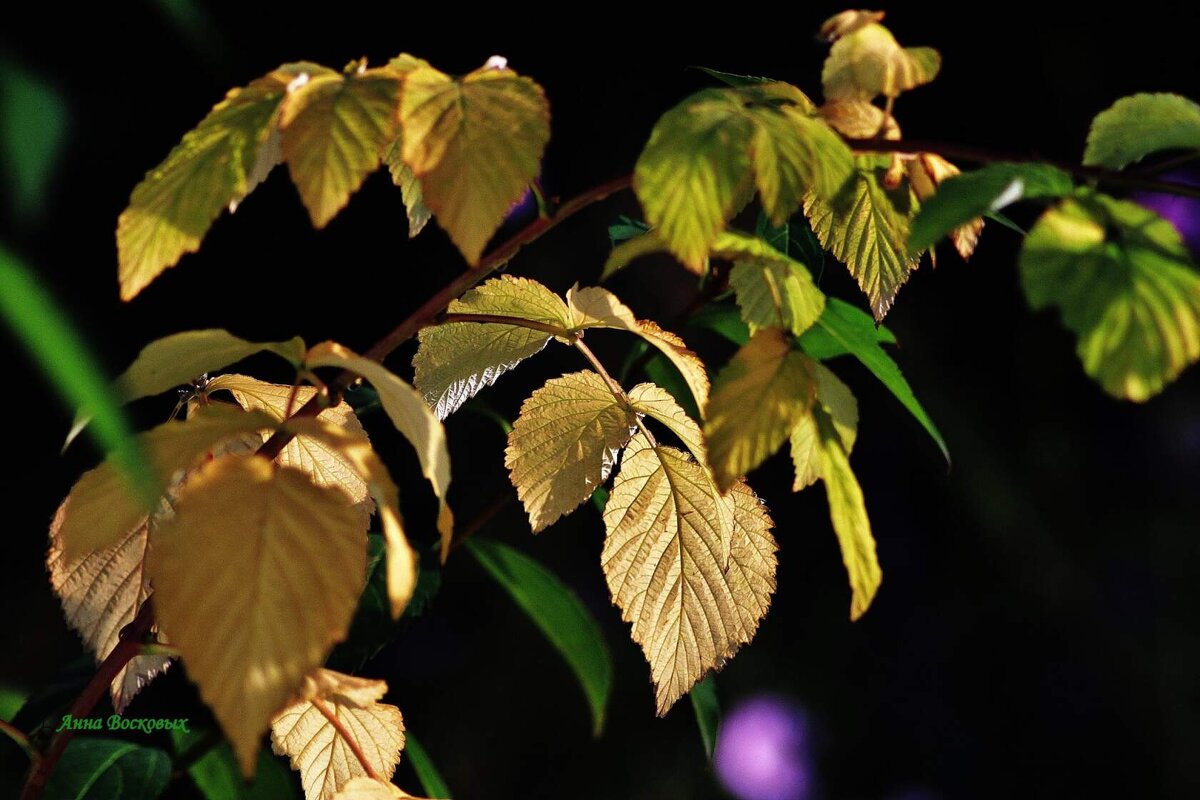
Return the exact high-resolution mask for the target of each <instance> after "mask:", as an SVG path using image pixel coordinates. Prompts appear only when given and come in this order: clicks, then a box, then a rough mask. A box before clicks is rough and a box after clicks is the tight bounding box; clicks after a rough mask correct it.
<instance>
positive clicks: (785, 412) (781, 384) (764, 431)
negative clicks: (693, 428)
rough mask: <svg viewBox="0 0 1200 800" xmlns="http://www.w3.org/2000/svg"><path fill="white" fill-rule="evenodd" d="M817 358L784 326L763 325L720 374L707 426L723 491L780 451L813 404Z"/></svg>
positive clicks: (712, 463)
mask: <svg viewBox="0 0 1200 800" xmlns="http://www.w3.org/2000/svg"><path fill="white" fill-rule="evenodd" d="M814 365H815V362H814V361H813V360H812V359H810V358H809V357H808V356H806V355H804V354H803V353H801V352H799V351H798V350H793V349H792V347H791V344H790V342H789V339H788V337H787V336H786V335H785V334H784V332H783V331H782V330H780V329H779V328H763V329H762V330H760V331H759V332H758V333H756V334H754V336H753V337H752V338H751V339H750V341H749V342H747V343H746V344H745V345H743V346H742V349H741V350H739V351H738V352H737V353H736V354H735V355H734V357H733V358H732V359H731V360H730V362H729V363H728V364H727V365H726V366H725V368H724V369H722V370H721V372H720V373H718V375H717V380H716V383H715V385H714V388H713V395H712V399H711V400H710V401H709V404H708V409H707V411H706V417H707V420H706V422H705V425H704V434H705V439H706V440H707V441H708V463H709V465H710V466H711V467H712V470H713V478H714V479H715V480H716V483H717V486H718V487H720V488H721V490H722V491H724V490H726V489H728V488H729V487H730V486H732V485H733V483H734V482H735V481H736V480H737V479H738V478H740V477H741V476H743V475H745V474H746V473H747V472H749V471H750V470H752V469H754V468H755V467H757V466H758V465H759V464H761V463H762V462H763V461H765V460H766V459H767V457H768V456H770V455H771V454H772V453H774V452H775V451H776V450H777V449H778V448H779V446H780V445H781V444H783V442H784V440H785V439H787V438H788V433H790V432H791V430H792V428H793V427H795V425H796V423H797V422H798V421H799V420H800V419H801V418H802V417H803V416H804V415H806V414H807V413H809V408H810V407H811V406H812V402H813V398H814V397H815V395H816V377H815V375H814V371H813V367H814Z"/></svg>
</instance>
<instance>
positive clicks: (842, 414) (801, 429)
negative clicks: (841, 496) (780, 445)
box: [791, 364, 858, 492]
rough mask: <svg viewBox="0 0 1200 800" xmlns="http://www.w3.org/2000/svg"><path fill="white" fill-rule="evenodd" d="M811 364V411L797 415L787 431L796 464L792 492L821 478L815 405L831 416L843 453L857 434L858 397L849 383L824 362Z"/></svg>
mask: <svg viewBox="0 0 1200 800" xmlns="http://www.w3.org/2000/svg"><path fill="white" fill-rule="evenodd" d="M815 366H816V377H817V399H816V403H814V404H813V413H812V414H807V415H805V416H803V417H801V418H800V420H799V421H798V422H797V423H796V427H794V428H792V433H791V440H792V463H793V464H794V465H795V467H796V480H795V482H794V483H793V484H792V491H793V492H798V491H800V490H801V489H803V488H805V487H807V486H811V485H812V484H814V483H816V482H817V481H818V480H820V478H821V458H820V448H821V439H820V432H819V431H818V430H817V417H816V412H817V410H818V407H819V408H820V409H822V410H824V412H825V413H826V414H827V415H828V416H829V418H830V419H831V420H832V422H833V427H834V430H836V431H837V433H838V437H839V438H840V439H841V441H842V447H843V448H844V449H845V451H846V454H847V455H849V454H850V451H851V450H853V449H854V440H855V438H856V437H857V436H858V401H857V400H855V399H854V395H853V394H852V393H851V392H850V387H849V386H847V385H846V384H844V383H842V382H841V381H840V380H839V379H838V377H837V376H836V375H834V374H833V373H832V372H830V371H829V369H827V368H826V367H825V365H823V364H816V365H815Z"/></svg>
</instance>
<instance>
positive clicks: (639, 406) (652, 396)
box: [629, 383, 708, 464]
mask: <svg viewBox="0 0 1200 800" xmlns="http://www.w3.org/2000/svg"><path fill="white" fill-rule="evenodd" d="M629 402H630V404H631V405H632V406H633V410H634V411H636V412H637V413H639V414H645V415H646V416H648V417H650V418H652V419H655V420H657V421H659V422H661V423H662V424H663V425H665V426H666V427H667V429H668V430H670V431H671V433H673V434H675V435H676V436H678V437H679V441H681V442H683V445H684V447H686V448H687V449H688V450H689V451H690V452H691V454H692V455H693V456H695V457H696V460H697V461H699V462H700V463H701V464H707V463H708V455H707V453H706V451H705V447H704V434H703V433H701V432H700V426H699V425H697V424H696V421H695V420H694V419H692V418H691V417H689V416H688V414H687V412H686V411H684V410H683V409H682V408H680V406H679V403H677V402H675V398H674V397H672V396H671V394H670V392H668V391H667V390H665V389H663V388H661V387H659V386H655V385H654V384H653V383H639V384H638V385H637V386H635V387H633V388H632V389H630V390H629Z"/></svg>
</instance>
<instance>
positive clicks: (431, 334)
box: [413, 275, 571, 419]
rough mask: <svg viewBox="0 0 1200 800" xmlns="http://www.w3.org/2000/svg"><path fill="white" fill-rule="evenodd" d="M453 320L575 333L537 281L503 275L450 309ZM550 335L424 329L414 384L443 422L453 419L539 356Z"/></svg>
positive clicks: (450, 326)
mask: <svg viewBox="0 0 1200 800" xmlns="http://www.w3.org/2000/svg"><path fill="white" fill-rule="evenodd" d="M446 310H447V311H448V312H449V313H452V314H489V315H495V316H502V317H515V318H517V319H527V320H533V321H535V322H541V323H545V324H546V325H551V326H554V327H557V328H561V329H562V331H563V333H564V334H565V333H566V332H567V331H568V330H569V329H570V327H571V316H570V311H569V310H568V309H567V305H566V303H564V302H563V301H562V298H560V297H559V296H558V295H556V294H554V292H552V291H550V290H549V289H547V288H546V287H545V286H542V285H541V284H540V283H537V282H536V281H531V280H528V279H527V278H517V277H513V276H511V275H502V276H500V277H498V278H492V279H491V280H489V281H487V282H486V283H484V284H482V285H480V286H477V287H475V288H474V289H472V290H470V291H469V292H467V293H466V294H464V295H463V296H462V297H461V298H460V299H458V300H454V301H452V302H451V303H450V306H449V307H448V308H447V309H446ZM551 338H552V335H551V334H549V333H546V332H544V331H537V330H532V329H530V328H523V327H519V326H516V325H501V324H491V323H477V322H452V323H446V324H443V325H437V326H434V327H430V328H425V329H423V330H422V331H421V332H420V333H419V334H418V341H419V342H420V347H419V348H418V349H417V354H416V355H415V356H414V357H413V368H414V376H413V382H414V383H415V384H416V386H417V389H418V390H419V391H420V392H421V394H422V395H423V396H424V398H425V402H426V403H428V404H429V405H430V406H432V407H433V409H434V412H435V413H436V414H437V416H438V418H439V419H445V418H446V417H448V416H450V415H451V414H453V413H454V412H455V411H456V410H457V409H458V408H459V407H460V406H461V405H462V404H463V403H465V402H466V401H467V400H469V399H471V398H472V397H474V396H475V395H476V394H478V393H479V391H480V390H482V389H484V388H485V387H487V386H491V385H492V384H493V383H495V382H496V380H497V379H498V378H499V377H500V376H501V375H503V374H504V373H505V372H507V371H508V370H510V369H512V368H513V367H515V366H516V365H517V364H519V363H521V361H523V360H524V359H526V358H528V357H529V356H531V355H534V354H535V353H537V352H539V351H540V350H541V349H542V348H543V347H545V346H546V343H547V342H549V341H550V339H551Z"/></svg>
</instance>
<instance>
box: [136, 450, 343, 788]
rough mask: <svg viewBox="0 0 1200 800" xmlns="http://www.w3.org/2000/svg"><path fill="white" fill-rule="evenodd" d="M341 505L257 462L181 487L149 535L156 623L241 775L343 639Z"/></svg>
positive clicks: (219, 468) (239, 461)
mask: <svg viewBox="0 0 1200 800" xmlns="http://www.w3.org/2000/svg"><path fill="white" fill-rule="evenodd" d="M366 550H367V540H366V530H365V528H364V526H363V524H362V520H361V517H360V516H359V515H358V514H357V513H355V511H354V509H353V507H352V506H351V505H350V500H349V498H348V497H347V496H346V494H345V493H344V492H343V491H342V490H340V489H337V488H333V487H319V486H316V485H315V484H313V483H312V480H311V479H310V478H309V476H308V475H307V474H306V473H304V472H301V471H299V470H296V469H293V468H291V467H281V466H277V465H275V464H273V463H271V462H269V461H267V460H265V459H262V458H259V457H257V456H224V457H222V458H219V459H217V460H215V461H211V462H208V463H206V464H204V465H203V466H201V467H200V468H199V469H198V470H197V471H196V473H195V474H194V475H193V476H192V477H191V478H190V479H189V481H188V486H187V489H186V491H185V492H183V493H182V495H181V496H180V498H179V501H178V502H177V503H176V507H175V516H174V517H173V518H172V519H170V520H168V521H166V522H164V524H163V525H162V526H160V527H159V529H158V530H157V532H156V533H155V541H154V547H153V548H152V549H151V551H150V560H149V571H150V576H151V581H152V583H153V585H154V588H155V594H154V602H155V612H156V614H157V616H158V620H159V623H160V625H161V626H162V629H163V631H164V632H165V633H166V635H167V637H168V638H169V640H170V641H171V643H172V644H173V645H174V646H176V647H178V648H179V650H180V652H181V653H182V655H183V660H184V663H185V664H186V665H187V670H188V675H189V677H191V678H192V680H194V681H195V682H196V684H197V685H198V686H199V688H200V694H201V697H203V698H204V701H205V702H206V703H207V704H208V706H209V707H210V708H211V709H212V711H213V713H214V714H215V715H216V718H217V720H218V721H219V722H220V723H221V727H222V729H223V730H224V731H225V735H226V736H227V737H228V738H229V740H230V743H231V744H232V745H233V749H234V753H235V754H236V755H237V758H238V763H239V764H240V765H241V768H242V771H243V773H244V774H245V775H247V776H250V775H252V774H253V771H254V766H255V763H256V761H257V754H258V747H259V738H260V737H261V736H262V734H263V733H264V732H265V731H266V729H267V728H268V726H269V725H270V721H271V718H272V716H273V715H274V714H275V712H276V711H277V710H278V709H279V708H280V707H281V706H282V705H283V704H284V702H285V701H286V700H287V699H288V697H289V696H291V694H292V693H293V692H294V691H296V689H297V688H298V687H299V686H300V684H301V682H302V681H303V679H304V676H305V675H306V674H308V672H310V671H311V670H312V669H314V668H316V667H317V666H319V665H320V664H321V663H322V662H323V661H324V659H325V657H326V656H327V655H328V654H329V651H330V649H331V648H332V646H333V644H334V642H336V641H338V640H339V639H341V638H343V637H344V636H345V633H346V630H347V628H348V626H349V624H350V617H351V615H352V614H353V613H354V608H355V605H356V603H357V602H358V595H359V593H360V592H361V591H362V587H363V581H364V579H365V573H366Z"/></svg>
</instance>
